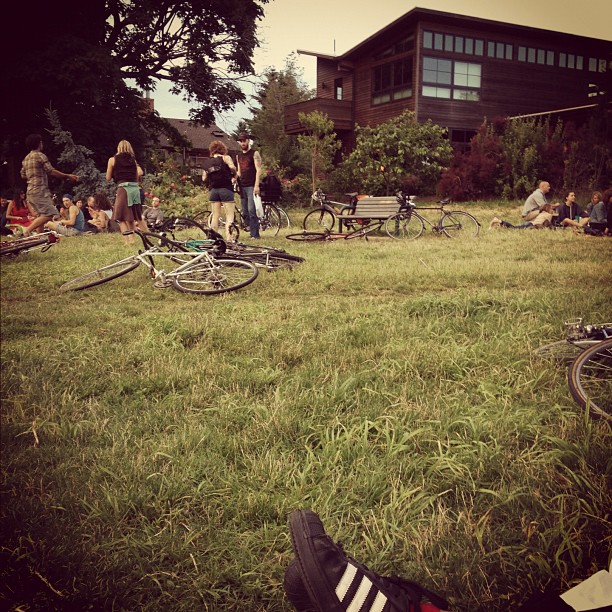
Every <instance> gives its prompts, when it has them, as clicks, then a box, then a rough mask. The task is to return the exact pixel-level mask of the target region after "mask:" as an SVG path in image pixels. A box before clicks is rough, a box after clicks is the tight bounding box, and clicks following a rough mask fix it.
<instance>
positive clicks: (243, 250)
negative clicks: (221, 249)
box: [226, 243, 304, 262]
mask: <svg viewBox="0 0 612 612" xmlns="http://www.w3.org/2000/svg"><path fill="white" fill-rule="evenodd" d="M226 253H227V255H231V256H232V257H238V258H244V259H248V258H249V257H250V256H259V255H262V256H265V255H272V256H274V257H281V258H283V259H292V260H293V261H296V262H301V261H304V258H303V257H300V256H299V255H291V253H287V251H285V250H284V249H277V248H275V247H268V246H253V245H251V244H242V243H238V244H230V245H228V247H227V251H226Z"/></svg>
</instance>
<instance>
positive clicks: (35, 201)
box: [21, 134, 79, 236]
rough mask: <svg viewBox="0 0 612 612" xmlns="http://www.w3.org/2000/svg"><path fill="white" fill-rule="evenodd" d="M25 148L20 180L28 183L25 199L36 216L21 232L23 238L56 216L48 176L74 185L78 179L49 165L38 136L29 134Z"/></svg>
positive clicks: (74, 175)
mask: <svg viewBox="0 0 612 612" xmlns="http://www.w3.org/2000/svg"><path fill="white" fill-rule="evenodd" d="M26 147H27V148H28V149H29V151H30V152H29V153H28V154H27V155H26V156H25V158H24V160H23V162H22V164H21V178H22V179H24V180H26V181H27V182H28V191H27V194H26V197H27V200H28V202H29V203H30V204H31V205H32V206H33V207H34V210H35V211H36V214H37V215H38V217H36V219H34V221H32V223H30V225H28V227H26V228H25V229H24V231H23V235H24V236H29V235H30V234H31V233H32V232H33V231H34V230H35V229H37V228H39V227H41V226H42V225H44V224H45V223H46V222H47V221H51V220H52V219H53V217H54V216H55V215H57V208H55V205H54V204H53V198H52V197H51V191H49V176H55V177H57V178H63V179H69V180H71V181H73V182H75V183H76V182H77V181H78V180H79V177H78V176H77V175H76V174H65V173H64V172H60V171H59V170H56V169H55V168H54V167H53V166H52V165H51V163H50V162H49V159H48V158H47V156H46V155H45V154H44V153H43V152H42V149H43V141H42V136H41V135H40V134H30V135H29V136H28V137H27V138H26Z"/></svg>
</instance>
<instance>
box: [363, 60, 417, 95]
mask: <svg viewBox="0 0 612 612" xmlns="http://www.w3.org/2000/svg"><path fill="white" fill-rule="evenodd" d="M410 97H412V58H411V57H406V58H404V59H400V60H396V61H394V62H388V63H387V64H381V65H380V66H376V67H375V68H373V69H372V104H373V105H377V104H385V103H386V102H393V101H395V100H404V99H405V98H410Z"/></svg>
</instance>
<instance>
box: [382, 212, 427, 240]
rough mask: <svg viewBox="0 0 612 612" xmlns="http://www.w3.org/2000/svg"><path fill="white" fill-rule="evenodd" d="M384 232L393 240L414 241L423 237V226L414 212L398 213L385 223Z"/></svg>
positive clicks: (421, 220)
mask: <svg viewBox="0 0 612 612" xmlns="http://www.w3.org/2000/svg"><path fill="white" fill-rule="evenodd" d="M385 231H386V232H387V236H390V237H391V238H393V239H394V240H416V239H417V238H420V237H421V236H422V235H423V232H424V231H425V224H424V223H423V219H421V217H420V216H419V215H417V214H416V213H414V212H399V213H395V214H394V215H391V216H390V217H389V218H388V219H387V220H386V221H385Z"/></svg>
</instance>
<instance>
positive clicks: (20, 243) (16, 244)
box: [0, 232, 60, 257]
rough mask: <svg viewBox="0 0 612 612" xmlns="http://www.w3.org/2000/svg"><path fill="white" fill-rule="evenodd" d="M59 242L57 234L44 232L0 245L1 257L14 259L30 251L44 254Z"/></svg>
mask: <svg viewBox="0 0 612 612" xmlns="http://www.w3.org/2000/svg"><path fill="white" fill-rule="evenodd" d="M59 240H60V236H59V234H56V233H55V232H42V233H40V234H33V235H31V236H26V237H24V238H16V239H15V240H6V241H3V242H2V243H0V256H1V257H10V256H13V257H14V256H16V255H19V254H20V253H29V252H30V251H41V252H43V253H44V252H45V251H48V250H49V249H50V248H51V247H52V246H53V245H54V244H56V243H58V242H59Z"/></svg>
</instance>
